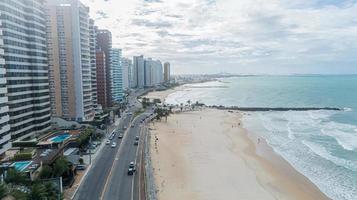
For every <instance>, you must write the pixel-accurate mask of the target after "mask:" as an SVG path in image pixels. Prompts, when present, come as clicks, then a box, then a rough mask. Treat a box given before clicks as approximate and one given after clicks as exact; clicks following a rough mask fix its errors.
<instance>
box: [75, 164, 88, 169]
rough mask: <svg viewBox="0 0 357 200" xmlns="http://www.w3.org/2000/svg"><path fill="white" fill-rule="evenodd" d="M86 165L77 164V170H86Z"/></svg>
mask: <svg viewBox="0 0 357 200" xmlns="http://www.w3.org/2000/svg"><path fill="white" fill-rule="evenodd" d="M85 169H86V166H85V165H77V166H76V170H85Z"/></svg>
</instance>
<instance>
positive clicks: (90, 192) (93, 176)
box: [74, 94, 149, 200]
mask: <svg viewBox="0 0 357 200" xmlns="http://www.w3.org/2000/svg"><path fill="white" fill-rule="evenodd" d="M136 95H138V94H136ZM136 95H135V96H136ZM135 96H134V97H130V98H129V102H130V103H131V104H133V106H132V107H129V109H128V112H132V113H134V112H135V111H136V110H137V109H138V108H140V106H141V105H140V103H139V102H137V100H136V97H135ZM148 114H149V113H143V114H141V115H139V116H137V117H136V118H135V119H134V120H133V121H132V117H133V116H132V115H123V116H122V117H123V118H122V120H121V123H120V124H119V126H118V127H116V130H122V129H123V127H124V126H127V127H128V129H127V131H125V134H124V137H123V139H118V137H117V136H118V135H116V136H115V137H114V139H113V141H115V142H116V143H117V146H116V147H115V148H112V147H111V145H106V146H105V147H104V148H103V149H102V150H101V152H99V155H97V158H96V160H95V162H94V163H93V164H92V167H91V168H90V170H89V171H88V174H87V176H86V177H85V179H84V180H83V182H82V184H81V185H80V187H79V189H78V191H77V193H76V195H75V196H74V199H76V200H99V199H108V200H115V199H120V200H134V199H135V200H139V198H140V197H139V190H140V186H139V178H138V176H136V174H135V175H134V176H129V175H127V170H128V165H129V163H130V162H136V160H137V152H138V151H137V149H138V146H135V145H134V140H135V137H136V136H140V133H141V131H140V130H141V120H142V119H144V118H145V117H146V116H147V115H148ZM131 121H132V123H131ZM131 124H132V126H131ZM140 140H142V137H140ZM137 167H139V166H137ZM134 179H135V181H134Z"/></svg>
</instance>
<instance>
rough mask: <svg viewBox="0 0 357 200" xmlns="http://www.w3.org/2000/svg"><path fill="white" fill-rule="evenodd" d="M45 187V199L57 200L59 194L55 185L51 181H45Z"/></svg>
mask: <svg viewBox="0 0 357 200" xmlns="http://www.w3.org/2000/svg"><path fill="white" fill-rule="evenodd" d="M44 186H45V188H46V195H47V199H49V200H57V199H58V196H59V195H60V194H59V190H58V189H57V188H56V187H55V185H54V184H53V183H51V182H47V183H45V184H44Z"/></svg>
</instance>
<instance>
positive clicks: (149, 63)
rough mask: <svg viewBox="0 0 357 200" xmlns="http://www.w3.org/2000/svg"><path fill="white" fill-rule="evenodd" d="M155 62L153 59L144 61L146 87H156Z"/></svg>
mask: <svg viewBox="0 0 357 200" xmlns="http://www.w3.org/2000/svg"><path fill="white" fill-rule="evenodd" d="M153 64H154V63H153V60H152V59H151V58H148V59H145V61H144V74H145V76H144V85H145V87H152V86H154V83H153V81H154V80H153V79H154V77H153V75H154V66H153Z"/></svg>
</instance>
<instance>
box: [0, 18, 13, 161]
mask: <svg viewBox="0 0 357 200" xmlns="http://www.w3.org/2000/svg"><path fill="white" fill-rule="evenodd" d="M0 15H1V13H0ZM0 18H1V16H0ZM1 27H2V24H1V20H0V155H3V154H4V153H5V151H6V150H8V149H9V148H10V147H11V144H10V139H11V134H10V124H9V119H10V117H9V114H8V112H9V107H8V105H7V100H8V99H7V96H6V94H7V88H6V78H5V75H6V70H5V59H4V49H3V47H4V41H3V39H2V33H3V32H2V28H1Z"/></svg>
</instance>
